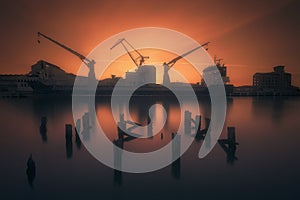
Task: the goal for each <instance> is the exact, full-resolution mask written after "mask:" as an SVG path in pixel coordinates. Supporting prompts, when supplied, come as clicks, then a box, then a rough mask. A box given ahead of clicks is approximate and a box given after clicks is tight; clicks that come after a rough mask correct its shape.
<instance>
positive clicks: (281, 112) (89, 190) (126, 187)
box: [0, 97, 300, 199]
mask: <svg viewBox="0 0 300 200" xmlns="http://www.w3.org/2000/svg"><path fill="white" fill-rule="evenodd" d="M153 103H160V104H161V105H163V106H165V108H166V110H167V112H168V116H169V117H168V119H167V124H166V125H165V126H164V128H163V130H162V131H161V132H162V133H163V135H164V136H163V139H162V138H161V135H160V134H158V135H155V136H154V137H153V138H152V139H137V140H133V141H131V142H128V143H127V144H126V147H125V148H126V149H128V150H131V151H136V152H147V151H149V150H153V149H158V148H161V147H163V146H164V145H165V144H167V143H168V142H170V140H171V133H172V132H176V131H177V129H178V122H179V121H180V118H179V117H178V116H180V108H179V107H178V104H177V102H176V101H175V100H174V101H173V100H170V99H160V100H156V99H155V98H149V97H138V98H137V99H135V100H134V101H133V103H132V104H131V107H130V109H131V115H132V118H133V119H134V120H135V121H137V122H140V123H142V124H145V123H146V122H147V114H145V113H147V110H148V108H149V107H150V106H151V105H152V104H153ZM195 106H198V105H190V104H189V103H188V102H187V104H186V105H185V109H187V110H193V108H194V107H195ZM227 106H228V110H227V118H226V122H225V126H224V130H223V132H222V135H221V138H226V137H227V126H234V127H236V137H237V142H238V143H239V145H238V146H237V150H236V154H235V156H236V158H237V160H234V161H228V158H227V155H226V153H225V151H224V150H223V149H222V148H221V146H220V145H219V144H216V146H215V147H214V149H213V151H212V152H210V154H209V155H208V156H207V157H205V158H204V159H199V158H198V151H199V149H200V146H201V143H202V142H201V141H196V140H195V141H194V142H193V144H192V146H191V147H190V148H189V149H188V151H187V152H185V154H184V155H183V156H182V157H181V159H180V163H178V162H177V163H175V164H173V165H170V166H168V167H165V168H163V169H161V170H158V171H156V172H151V173H145V174H130V173H117V172H114V170H113V169H110V168H108V167H106V166H104V165H103V164H101V163H100V162H98V161H97V160H96V159H95V158H94V157H93V156H92V155H91V154H89V153H88V151H87V150H86V149H85V147H84V145H83V144H81V143H80V141H79V140H78V138H77V140H76V137H75V133H74V130H73V138H72V143H71V144H66V141H65V124H72V127H73V128H74V122H73V117H72V104H71V98H58V97H57V98H26V99H2V100H0V108H1V116H0V118H1V119H0V130H1V133H0V136H1V139H0V148H1V151H0V156H1V165H0V171H1V179H0V180H1V181H0V186H1V189H0V199H85V198H88V199H112V198H114V199H159V198H168V199H169V198H173V199H181V198H184V199H300V195H299V192H300V191H299V189H300V161H299V159H300V118H299V112H300V98H298V97H276V98H273V97H260V98H254V97H253V98H252V97H239V98H232V99H229V100H228V105H227ZM199 107H200V110H201V115H202V126H205V122H204V121H205V120H204V117H209V116H210V103H209V100H207V99H202V100H200V106H199ZM96 110H97V116H98V119H99V121H100V124H101V125H102V127H103V129H104V130H105V132H106V133H107V137H108V138H109V139H111V140H113V139H115V138H116V137H117V128H116V125H115V122H113V118H112V115H111V111H110V100H109V99H107V98H102V99H98V100H97V103H96ZM43 116H45V117H47V132H46V133H44V134H41V133H40V125H41V117H43ZM156 116H157V117H158V118H159V117H160V116H161V111H160V110H157V111H156ZM31 153H32V155H33V159H34V161H35V164H36V174H35V178H34V180H33V181H32V185H30V183H29V182H30V181H29V180H28V177H27V174H26V168H27V166H26V163H27V159H28V157H29V155H30V154H31Z"/></svg>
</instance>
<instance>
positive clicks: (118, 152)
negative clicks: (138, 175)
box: [113, 138, 124, 186]
mask: <svg viewBox="0 0 300 200" xmlns="http://www.w3.org/2000/svg"><path fill="white" fill-rule="evenodd" d="M113 143H114V168H115V169H114V186H121V185H122V183H123V172H122V171H121V170H118V169H121V168H122V149H123V145H124V141H123V139H122V138H120V139H118V140H114V141H113Z"/></svg>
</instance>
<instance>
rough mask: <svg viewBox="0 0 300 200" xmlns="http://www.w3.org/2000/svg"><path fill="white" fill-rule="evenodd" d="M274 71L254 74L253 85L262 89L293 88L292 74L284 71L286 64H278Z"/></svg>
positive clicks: (279, 89) (278, 89) (280, 89)
mask: <svg viewBox="0 0 300 200" xmlns="http://www.w3.org/2000/svg"><path fill="white" fill-rule="evenodd" d="M273 69H274V71H273V72H268V73H256V74H254V75H253V87H255V88H257V89H261V90H272V91H282V90H288V89H291V88H292V85H291V80H292V75H291V74H290V73H286V72H285V71H284V66H276V67H274V68H273Z"/></svg>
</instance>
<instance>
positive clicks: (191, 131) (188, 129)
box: [184, 110, 210, 140]
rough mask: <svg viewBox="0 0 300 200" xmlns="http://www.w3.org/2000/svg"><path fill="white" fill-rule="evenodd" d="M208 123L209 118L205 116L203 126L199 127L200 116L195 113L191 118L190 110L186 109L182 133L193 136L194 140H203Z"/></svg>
mask: <svg viewBox="0 0 300 200" xmlns="http://www.w3.org/2000/svg"><path fill="white" fill-rule="evenodd" d="M209 124H210V119H209V118H205V127H204V129H201V127H202V126H201V116H200V115H196V116H195V118H193V117H192V113H191V112H190V111H188V110H186V111H185V112H184V133H185V134H186V135H190V136H192V137H195V138H196V140H203V139H204V138H205V136H206V133H207V130H208V127H209Z"/></svg>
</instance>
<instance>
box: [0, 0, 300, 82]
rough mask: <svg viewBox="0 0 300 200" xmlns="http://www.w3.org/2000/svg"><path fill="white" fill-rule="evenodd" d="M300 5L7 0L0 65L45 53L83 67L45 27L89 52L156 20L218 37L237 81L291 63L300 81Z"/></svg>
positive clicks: (0, 21) (10, 69) (217, 46)
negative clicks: (39, 34)
mask: <svg viewBox="0 0 300 200" xmlns="http://www.w3.org/2000/svg"><path fill="white" fill-rule="evenodd" d="M299 9H300V1H298V0H294V1H293V0H262V1H253V0H244V1H241V0H228V1H224V0H210V1H208V0H206V1H204V0H194V1H192V0H185V1H183V0H172V1H161V0H159V1H156V0H147V1H141V0H132V1H130V0H128V1H126V0H125V1H109V0H102V1H101V0H100V1H99V0H92V1H76V0H67V1H60V0H52V1H34V0H28V1H25V0H24V1H13V2H12V1H1V3H0V16H1V18H0V25H1V33H0V34H1V37H0V44H1V46H0V48H1V56H0V60H1V67H0V73H9V74H20V73H27V72H28V71H29V70H30V66H31V65H32V64H34V63H36V62H37V61H38V60H41V59H43V60H46V61H48V62H50V63H53V64H56V65H58V66H60V67H62V68H63V69H64V70H65V71H67V72H72V73H76V71H77V70H78V68H79V66H80V63H81V62H80V60H79V59H78V58H77V57H75V56H74V55H72V54H70V53H69V52H66V51H65V50H63V49H61V48H59V47H57V46H56V45H53V44H51V43H49V42H46V41H43V42H42V44H38V43H37V41H36V40H37V35H36V32H37V31H41V32H43V33H45V34H47V35H49V36H51V37H53V38H55V39H57V40H58V41H61V42H63V43H64V44H66V45H68V46H70V47H71V48H73V49H74V50H76V51H78V52H80V53H82V54H83V55H88V54H89V52H90V51H91V50H92V49H93V48H94V47H95V46H96V45H98V44H99V43H100V42H102V41H103V40H105V39H106V38H108V37H110V36H112V35H114V34H117V33H119V32H121V31H125V30H128V29H133V28H138V27H148V26H155V27H164V28H169V29H173V30H176V31H180V32H182V33H184V34H186V35H188V36H190V37H192V38H194V39H195V40H197V41H198V42H199V43H204V42H206V41H210V42H211V44H210V46H209V51H208V52H209V54H210V55H211V56H214V55H217V56H218V57H221V58H223V59H224V63H225V64H226V65H227V67H228V75H229V76H230V79H231V82H232V83H233V84H235V85H246V84H247V85H249V84H251V83H252V75H253V74H254V73H255V72H268V71H271V70H272V67H273V66H275V65H285V66H286V71H288V72H290V73H292V74H293V84H294V85H296V86H300V64H299V58H300V54H299V52H300V51H299V47H300V39H299V37H300V12H299ZM124 53H125V52H124ZM176 67H177V68H178V69H179V68H180V63H178V65H177V64H176ZM191 73H192V72H191ZM196 81H197V80H196V79H195V80H191V82H196Z"/></svg>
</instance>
